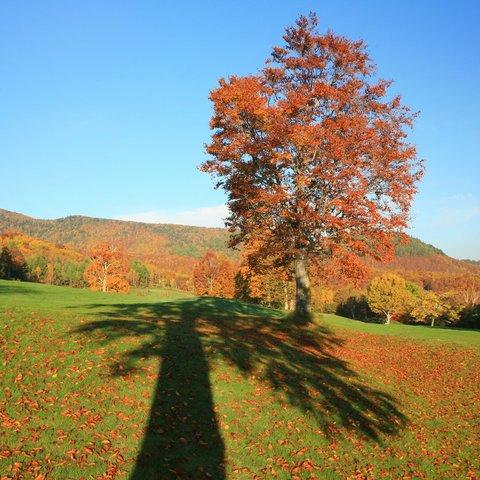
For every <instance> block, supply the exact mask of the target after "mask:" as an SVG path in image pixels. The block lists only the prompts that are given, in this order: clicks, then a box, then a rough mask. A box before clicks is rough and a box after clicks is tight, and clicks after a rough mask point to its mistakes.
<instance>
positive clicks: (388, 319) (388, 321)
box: [385, 312, 392, 325]
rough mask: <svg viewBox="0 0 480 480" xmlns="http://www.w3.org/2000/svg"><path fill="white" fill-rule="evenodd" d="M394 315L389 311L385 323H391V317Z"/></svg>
mask: <svg viewBox="0 0 480 480" xmlns="http://www.w3.org/2000/svg"><path fill="white" fill-rule="evenodd" d="M391 317H392V315H391V314H390V312H388V313H387V319H386V320H385V325H388V324H389V323H390V318H391Z"/></svg>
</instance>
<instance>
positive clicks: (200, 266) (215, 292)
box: [193, 250, 235, 298]
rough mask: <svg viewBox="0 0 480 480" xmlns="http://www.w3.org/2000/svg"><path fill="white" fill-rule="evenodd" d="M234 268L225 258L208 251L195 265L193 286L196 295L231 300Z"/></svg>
mask: <svg viewBox="0 0 480 480" xmlns="http://www.w3.org/2000/svg"><path fill="white" fill-rule="evenodd" d="M234 277H235V268H234V266H233V264H232V263H231V262H229V261H228V260H227V259H226V258H222V257H221V256H219V255H217V254H216V253H214V252H212V251H211V250H209V251H208V252H206V253H205V255H204V256H203V257H202V258H201V259H200V260H199V261H198V263H197V264H196V265H195V269H194V271H193V284H194V287H195V292H196V293H197V295H208V296H211V297H227V298H232V297H233V295H234V293H235V283H234Z"/></svg>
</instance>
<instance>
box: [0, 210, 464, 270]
mask: <svg viewBox="0 0 480 480" xmlns="http://www.w3.org/2000/svg"><path fill="white" fill-rule="evenodd" d="M5 229H12V230H16V231H19V232H22V233H25V234H27V235H30V236H32V237H36V238H40V239H42V240H46V241H49V242H52V243H60V244H68V245H72V246H74V247H76V248H77V249H80V250H82V249H86V248H89V247H90V246H91V245H92V244H93V243H95V242H97V241H98V240H99V239H102V240H105V241H109V242H114V243H117V244H120V245H122V247H123V248H125V250H127V251H128V252H129V253H131V254H132V255H135V256H137V257H141V258H151V257H154V256H156V255H160V254H164V253H168V254H170V255H179V256H186V257H194V258H199V257H201V256H202V255H203V254H204V253H205V252H207V251H208V250H213V251H216V252H220V253H222V254H225V255H227V256H229V257H231V258H238V254H237V252H235V251H233V250H231V249H229V248H228V246H227V243H228V237H229V233H228V231H227V230H226V229H223V228H206V227H193V226H187V225H170V224H150V223H140V222H128V221H122V220H110V219H104V218H92V217H85V216H80V215H74V216H69V217H65V218H59V219H55V220H41V219H36V218H32V217H28V216H26V215H23V214H20V213H16V212H10V211H8V210H3V209H0V230H5ZM396 255H397V257H429V256H432V255H433V256H434V258H435V260H434V262H433V264H434V265H433V264H432V265H431V266H432V267H434V266H435V267H436V268H439V262H440V264H445V268H446V269H449V268H455V266H454V265H455V263H456V262H457V261H455V260H453V259H449V260H453V261H445V260H447V258H448V257H447V256H446V255H445V254H444V253H443V252H442V250H440V249H438V248H436V247H434V246H433V245H429V244H427V243H424V242H422V241H421V240H419V239H417V238H413V237H410V239H409V241H408V242H407V243H402V242H398V243H397V246H396ZM441 257H442V258H441ZM400 263H402V261H401V260H400ZM405 263H407V264H408V263H409V262H405ZM424 264H425V265H428V264H429V262H428V261H427V262H424ZM470 265H472V263H470ZM461 266H462V268H463V267H465V266H466V264H464V265H461Z"/></svg>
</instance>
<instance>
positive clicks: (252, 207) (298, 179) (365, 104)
mask: <svg viewBox="0 0 480 480" xmlns="http://www.w3.org/2000/svg"><path fill="white" fill-rule="evenodd" d="M283 39H284V40H285V44H284V45H283V46H279V47H275V48H274V49H273V52H272V54H271V57H270V58H269V59H268V60H267V66H266V67H265V68H264V69H263V70H261V71H260V72H259V73H257V74H255V75H249V76H244V77H238V76H232V77H230V78H228V79H221V80H220V82H219V86H218V87H217V88H216V89H215V90H213V91H212V92H211V94H210V99H211V101H212V102H213V110H214V113H213V117H212V119H211V122H210V126H211V128H212V130H213V134H212V141H211V143H210V144H209V145H208V146H207V152H208V154H209V155H210V158H209V159H208V160H207V161H206V162H204V163H203V164H202V167H201V168H202V170H204V171H205V172H208V173H210V174H211V175H213V177H214V178H215V179H216V186H217V187H223V188H224V189H225V190H226V191H227V193H228V206H229V210H230V216H229V217H228V219H227V226H228V227H229V228H230V230H231V232H232V233H233V235H232V240H231V245H232V246H236V245H240V244H245V242H247V243H248V242H249V241H250V240H251V239H252V238H253V239H255V238H257V239H262V242H260V243H258V245H259V247H261V248H262V252H261V255H262V256H263V257H268V256H270V255H275V256H276V257H277V260H278V262H279V263H281V264H282V265H283V266H284V267H285V268H286V269H288V270H289V272H290V273H291V275H292V277H294V279H295V284H296V305H295V309H296V313H298V314H300V315H306V314H308V313H309V310H310V277H309V272H308V268H309V265H310V264H311V261H312V260H324V259H329V258H331V257H332V255H333V254H334V251H333V250H334V249H336V250H337V252H338V250H340V249H341V250H342V251H343V252H344V253H347V254H349V255H355V256H364V255H371V256H373V257H375V258H377V259H384V258H386V257H388V256H389V255H391V253H392V241H393V233H394V232H395V231H401V230H402V229H403V228H404V227H405V226H406V223H407V220H408V211H409V207H410V203H411V200H412V197H413V195H414V193H415V190H416V188H415V184H416V181H417V180H418V179H419V178H420V177H421V174H422V165H421V162H419V161H418V160H417V157H416V151H415V148H414V147H413V146H412V145H410V144H409V143H408V142H407V140H406V133H405V129H406V128H407V127H410V126H411V125H412V122H413V119H414V116H415V115H413V114H412V113H411V112H410V111H409V109H408V108H407V107H405V106H403V105H402V103H401V101H400V98H399V97H390V96H389V94H388V87H389V85H390V82H388V81H384V80H378V79H377V78H376V77H375V66H374V64H373V62H372V60H371V59H370V57H369V55H368V52H367V51H366V47H365V44H364V42H363V41H352V40H349V39H347V38H345V37H342V36H338V35H335V34H333V33H332V32H327V33H325V34H320V33H319V32H318V31H317V18H316V16H315V15H314V14H311V15H310V16H309V17H305V16H301V17H300V18H299V19H298V20H297V22H296V24H295V25H294V26H293V27H290V28H287V30H286V32H285V35H284V37H283Z"/></svg>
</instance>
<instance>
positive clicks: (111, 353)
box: [0, 281, 480, 480]
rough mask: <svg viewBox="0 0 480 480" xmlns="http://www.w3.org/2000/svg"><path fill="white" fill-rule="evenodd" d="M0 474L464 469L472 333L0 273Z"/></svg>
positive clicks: (475, 465) (478, 424) (474, 407)
mask: <svg viewBox="0 0 480 480" xmlns="http://www.w3.org/2000/svg"><path fill="white" fill-rule="evenodd" d="M0 331H1V337H0V352H1V366H2V368H1V371H0V385H1V391H0V478H1V479H2V480H6V479H36V480H42V479H43V480H45V479H50V478H51V479H59V480H68V479H104V480H107V479H131V480H140V479H199V480H202V479H220V480H221V479H227V478H228V479H264V478H265V479H345V478H346V479H356V480H359V479H370V478H371V479H377V478H391V479H422V478H427V479H451V478H470V479H474V478H478V476H479V474H480V460H479V455H478V452H479V451H480V371H479V368H478V365H479V364H480V362H479V360H480V332H477V331H461V330H448V329H440V328H429V327H422V326H407V325H399V324H398V325H397V324H392V325H389V326H386V325H375V324H367V323H362V322H356V321H353V320H348V319H345V318H341V317H337V316H334V315H319V316H317V317H316V318H315V321H314V322H313V323H312V324H310V325H298V324H295V323H293V322H292V321H291V320H290V319H289V318H288V317H287V316H286V315H284V314H283V313H282V312H278V311H275V310H270V309H266V308H261V307H258V306H254V305H248V304H244V303H240V302H235V301H229V300H221V299H214V298H198V297H193V296H189V295H187V294H184V293H179V292H175V291H165V290H151V291H139V292H132V293H130V294H104V293H99V292H90V291H87V290H77V289H70V288H62V287H53V286H48V285H39V284H33V283H20V282H8V281H0Z"/></svg>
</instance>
